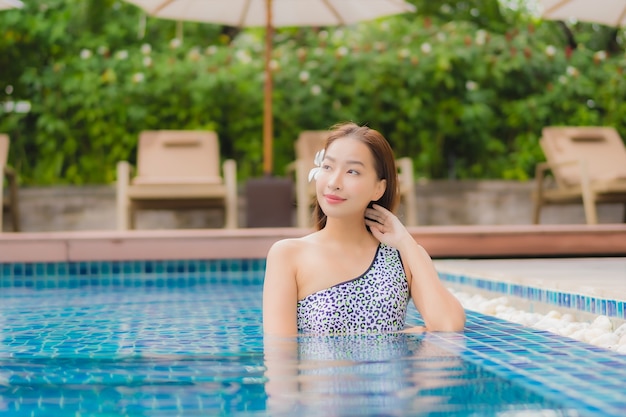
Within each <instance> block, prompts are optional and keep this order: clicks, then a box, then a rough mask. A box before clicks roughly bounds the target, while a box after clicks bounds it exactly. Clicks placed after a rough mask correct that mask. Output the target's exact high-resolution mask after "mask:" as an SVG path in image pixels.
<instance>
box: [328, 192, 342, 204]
mask: <svg viewBox="0 0 626 417" xmlns="http://www.w3.org/2000/svg"><path fill="white" fill-rule="evenodd" d="M324 198H325V199H326V201H327V202H328V203H329V204H338V203H341V202H343V201H345V200H346V199H345V198H341V197H338V196H336V195H333V194H324Z"/></svg>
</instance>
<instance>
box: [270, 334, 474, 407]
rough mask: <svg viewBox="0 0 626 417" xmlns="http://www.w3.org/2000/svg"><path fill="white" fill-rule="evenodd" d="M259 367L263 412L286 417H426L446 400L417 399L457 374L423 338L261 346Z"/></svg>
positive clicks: (320, 339) (324, 339)
mask: <svg viewBox="0 0 626 417" xmlns="http://www.w3.org/2000/svg"><path fill="white" fill-rule="evenodd" d="M265 361H266V368H267V372H266V376H267V378H268V382H267V383H266V392H267V394H268V410H269V411H270V412H272V413H285V414H287V413H291V414H292V415H295V414H293V413H298V414H302V413H304V414H307V415H308V414H310V413H311V412H315V413H316V414H320V413H322V414H327V415H337V414H344V412H347V411H350V413H351V414H363V413H364V412H365V411H367V414H369V415H374V414H376V413H379V412H385V413H387V414H389V413H397V414H402V413H404V412H409V411H411V410H413V411H415V410H416V409H418V410H422V411H425V410H427V409H432V408H433V406H436V405H437V404H438V403H440V402H442V401H445V400H446V398H444V397H442V396H429V395H424V396H420V395H419V393H420V391H422V390H425V389H429V388H435V387H440V386H441V385H442V384H446V385H449V384H451V383H453V381H452V380H454V379H455V378H458V377H459V376H460V375H461V374H462V373H463V372H464V371H463V366H462V362H461V361H460V359H459V357H458V356H455V355H452V354H451V353H450V352H449V351H444V350H443V349H441V348H439V347H437V346H435V345H434V344H432V343H430V342H429V341H428V340H426V337H425V335H415V334H402V333H401V334H386V335H355V336H317V337H316V336H302V337H300V338H298V339H297V340H296V339H274V338H266V340H265Z"/></svg>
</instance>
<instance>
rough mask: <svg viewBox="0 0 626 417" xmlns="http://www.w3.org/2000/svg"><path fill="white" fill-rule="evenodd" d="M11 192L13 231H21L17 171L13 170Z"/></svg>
mask: <svg viewBox="0 0 626 417" xmlns="http://www.w3.org/2000/svg"><path fill="white" fill-rule="evenodd" d="M9 192H10V195H11V197H10V198H11V200H10V201H11V222H12V223H13V231H14V232H19V231H20V212H19V206H18V200H17V181H16V179H15V172H14V171H13V172H11V177H10V188H9ZM0 206H1V204H0Z"/></svg>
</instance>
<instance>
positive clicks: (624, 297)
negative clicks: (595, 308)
mask: <svg viewBox="0 0 626 417" xmlns="http://www.w3.org/2000/svg"><path fill="white" fill-rule="evenodd" d="M435 266H436V267H437V269H438V270H439V271H442V272H454V273H463V274H467V275H472V276H475V277H480V278H484V279H493V280H496V281H503V282H509V283H518V284H525V285H531V286H537V287H540V288H545V289H553V290H560V291H564V292H573V293H577V294H583V295H590V296H597V297H606V298H609V299H612V300H619V301H626V258H549V259H534V258H533V259H484V260H482V259H453V260H447V259H446V260H435Z"/></svg>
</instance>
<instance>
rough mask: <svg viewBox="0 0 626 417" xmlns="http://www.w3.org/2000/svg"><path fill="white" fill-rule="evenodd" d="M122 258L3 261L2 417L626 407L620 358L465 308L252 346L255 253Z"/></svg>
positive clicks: (599, 411)
mask: <svg viewBox="0 0 626 417" xmlns="http://www.w3.org/2000/svg"><path fill="white" fill-rule="evenodd" d="M131 264H132V265H130V266H129V265H127V264H124V263H115V264H112V265H107V266H104V267H103V266H102V264H99V265H98V266H97V267H93V266H90V265H81V264H69V265H68V264H37V265H19V266H17V267H16V266H15V265H12V266H10V267H8V266H7V264H5V265H1V266H0V273H2V275H0V283H1V285H0V287H1V288H0V416H92V415H93V416H95V415H141V416H144V415H146V416H161V415H162V416H175V415H181V416H187V415H192V416H196V415H235V416H237V415H241V416H282V415H284V416H292V415H296V416H309V415H311V416H313V415H325V416H344V415H345V416H348V415H349V416H404V415H414V416H426V415H428V416H500V415H502V416H517V415H519V416H521V415H524V416H527V415H535V414H537V413H544V414H541V415H551V416H622V415H625V411H626V391H625V390H624V389H623V381H624V380H626V357H624V356H620V355H617V354H614V353H612V352H610V351H607V350H604V349H600V348H596V347H593V346H590V345H586V344H583V343H580V342H577V341H574V340H572V339H567V338H563V337H560V336H557V335H554V334H551V333H547V332H542V331H538V330H533V329H529V328H524V327H521V326H519V325H516V324H513V323H509V322H505V321H502V320H498V319H494V318H492V317H487V316H483V315H480V314H478V313H473V312H468V325H467V330H466V331H465V332H464V333H459V334H426V335H385V336H351V337H348V336H345V337H301V338H299V339H298V340H295V339H294V340H291V339H288V340H282V341H280V343H278V342H275V341H267V340H266V341H265V345H264V340H263V336H262V333H261V291H262V287H261V281H262V271H261V268H262V263H259V264H254V263H248V262H244V263H243V264H242V263H241V262H234V261H233V262H230V261H228V262H226V261H225V262H222V263H220V264H218V265H217V266H215V265H213V264H212V263H204V262H197V263H193V266H189V265H185V266H184V267H181V265H182V264H172V265H169V264H160V263H157V264H151V265H150V266H149V267H146V266H145V265H143V266H137V264H136V263H131ZM242 265H243V266H242ZM105 268H106V271H104V270H103V269H105ZM29 271H30V273H27V272H29ZM37 271H40V272H45V274H43V275H38V273H37ZM8 272H10V274H9V273H8ZM409 315H410V317H409V321H410V322H411V323H412V324H417V323H419V316H418V314H417V312H416V311H415V310H413V309H411V310H410V312H409Z"/></svg>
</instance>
